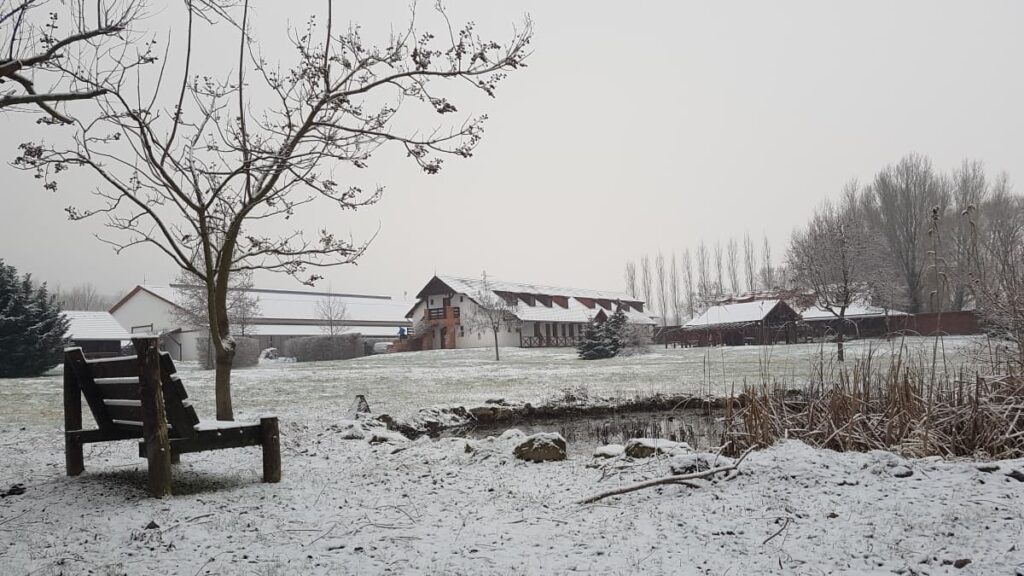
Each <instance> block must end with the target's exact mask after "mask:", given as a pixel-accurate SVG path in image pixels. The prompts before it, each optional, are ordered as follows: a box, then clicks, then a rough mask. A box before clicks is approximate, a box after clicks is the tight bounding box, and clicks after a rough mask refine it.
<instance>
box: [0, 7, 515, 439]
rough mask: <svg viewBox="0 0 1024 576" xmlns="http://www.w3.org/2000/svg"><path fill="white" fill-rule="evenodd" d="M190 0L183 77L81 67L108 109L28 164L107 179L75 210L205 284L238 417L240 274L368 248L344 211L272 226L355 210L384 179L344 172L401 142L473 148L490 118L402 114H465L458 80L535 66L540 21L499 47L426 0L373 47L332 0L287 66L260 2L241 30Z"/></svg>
mask: <svg viewBox="0 0 1024 576" xmlns="http://www.w3.org/2000/svg"><path fill="white" fill-rule="evenodd" d="M185 8H186V10H187V14H186V16H187V25H186V26H184V27H183V30H181V32H182V33H183V34H184V35H185V42H184V43H183V45H182V51H183V53H182V56H181V58H179V59H171V60H168V59H166V58H164V59H163V62H164V66H166V68H164V69H162V70H161V73H160V75H159V78H160V80H163V79H167V78H180V79H181V82H180V83H179V84H177V85H176V86H174V87H173V88H172V89H171V90H170V91H169V93H168V91H166V90H163V89H162V82H156V85H155V86H152V85H151V83H150V79H151V75H150V76H146V75H143V74H142V72H140V70H139V69H138V68H130V69H127V70H126V71H125V72H124V73H121V74H115V75H113V76H109V75H105V74H85V73H83V74H82V75H81V77H80V78H79V79H78V82H80V83H81V84H82V85H84V86H87V87H88V88H90V89H93V90H97V91H103V92H104V94H103V96H102V97H101V98H99V99H97V100H96V102H97V103H99V105H100V109H101V116H100V118H99V119H98V120H97V121H95V122H90V123H80V124H77V133H76V136H75V145H74V146H73V147H70V148H64V147H55V146H53V145H49V144H45V143H38V142H37V143H26V144H23V145H22V155H21V156H20V157H19V158H18V160H17V161H16V162H17V164H18V165H19V166H22V167H24V168H27V169H32V170H36V171H37V175H38V176H39V177H40V178H42V179H43V182H44V183H45V184H46V185H47V186H50V187H52V186H54V183H53V182H52V181H51V177H52V176H54V175H55V174H57V173H58V172H61V171H64V170H65V169H66V168H69V167H79V166H81V167H86V168H88V169H89V170H91V171H92V172H93V173H94V174H96V175H98V176H99V177H100V179H101V181H102V183H103V185H102V186H101V187H100V189H99V190H98V191H97V195H98V197H99V199H100V204H99V205H98V206H94V207H81V206H73V207H70V208H68V214H69V216H70V217H71V218H72V219H82V218H88V217H90V216H101V217H105V219H106V224H107V225H108V226H109V227H110V228H111V229H113V230H114V231H115V232H116V233H119V234H116V235H115V236H114V237H111V238H107V241H109V242H110V243H111V244H112V245H113V246H114V247H115V249H116V250H124V249H126V248H128V247H131V246H137V245H148V246H151V247H154V248H156V249H157V250H158V251H159V252H161V253H163V254H164V255H165V256H166V257H167V258H169V259H170V260H171V261H172V262H174V263H175V265H177V266H178V267H179V268H181V269H182V270H184V271H185V272H187V273H188V274H189V275H190V276H191V277H192V278H193V279H194V283H197V284H199V285H200V286H203V287H204V288H205V290H206V292H207V301H208V304H209V319H210V340H211V342H212V343H213V348H214V351H215V355H216V368H217V375H216V403H217V418H218V419H221V420H231V419H232V418H233V411H232V403H231V387H230V382H231V363H232V358H233V356H234V352H235V349H234V343H233V341H232V340H231V337H230V335H231V329H230V319H229V315H228V313H227V308H228V304H227V295H228V286H229V282H230V278H231V277H232V275H234V274H237V273H239V272H242V271H247V270H256V269H261V270H269V271H277V272H283V273H287V274H289V275H291V276H293V277H295V278H296V279H298V280H300V281H301V282H303V283H306V284H312V283H313V282H315V281H316V280H318V279H319V278H320V276H319V275H318V274H316V273H312V272H310V271H309V269H310V268H320V267H327V266H338V265H343V264H349V263H352V262H353V261H355V260H356V259H357V258H358V257H359V256H360V255H361V254H362V253H363V252H364V250H365V248H366V246H367V244H366V243H362V244H358V243H355V242H354V241H352V240H349V239H346V238H343V237H339V236H338V235H336V234H335V233H333V232H331V231H330V230H331V229H334V228H336V226H337V224H336V223H332V226H331V228H330V229H328V228H327V227H324V228H322V229H320V230H317V231H316V232H315V234H313V235H312V236H313V237H310V236H309V235H307V234H305V233H304V231H303V230H292V231H288V232H285V233H283V234H280V235H278V234H272V233H269V232H268V230H271V229H273V227H272V226H269V225H268V224H269V223H270V222H273V221H276V222H279V223H280V222H282V221H283V220H285V219H287V218H290V217H291V216H293V215H294V214H295V213H296V211H297V210H299V209H301V208H303V207H310V206H316V207H318V208H319V211H322V210H323V208H324V207H325V206H329V205H333V206H335V207H337V208H338V209H340V210H341V211H350V210H355V209H358V208H361V207H364V206H367V205H370V204H373V203H375V202H376V201H377V200H378V199H379V198H380V195H381V193H382V189H381V188H377V189H375V190H373V191H369V192H365V191H364V190H363V189H361V188H360V187H358V186H355V185H345V184H344V183H342V182H339V181H338V180H337V176H336V175H335V172H337V171H339V170H341V168H342V167H347V168H349V169H359V168H365V167H367V166H368V165H369V163H370V161H371V157H372V156H373V154H374V153H375V152H376V151H377V150H378V149H380V148H381V147H383V146H385V145H396V146H397V147H399V148H401V149H403V150H404V152H405V154H406V156H407V157H408V158H409V159H411V161H413V162H415V163H416V164H417V165H418V166H419V167H420V168H421V169H422V170H423V171H424V172H425V173H427V174H434V173H437V172H438V171H439V170H440V169H441V166H442V162H443V158H444V157H446V156H453V157H461V158H468V157H470V156H471V155H472V153H473V150H474V148H475V146H476V145H477V143H478V142H479V141H480V139H481V137H482V135H483V127H482V126H483V125H482V122H483V120H484V119H485V117H477V118H473V117H469V118H462V119H459V120H456V121H454V122H452V123H451V124H450V125H446V124H444V123H443V122H442V123H441V124H440V125H439V126H437V127H427V128H426V129H424V127H423V126H422V125H417V122H416V121H415V120H413V119H412V118H411V117H407V116H406V115H405V114H404V113H403V110H406V109H409V108H410V107H412V108H413V109H415V108H416V107H417V106H419V107H422V108H426V109H427V110H432V111H434V112H436V113H437V114H439V115H442V116H444V117H448V116H451V115H454V114H456V113H457V108H456V106H455V105H454V104H453V103H452V102H451V101H449V100H448V99H447V98H446V97H444V96H442V94H441V93H440V92H439V90H440V86H439V84H438V81H444V80H449V81H457V82H459V83H461V84H462V85H465V86H469V87H472V88H475V89H477V90H479V91H482V92H483V93H484V94H486V95H488V96H494V94H495V88H496V84H497V83H498V82H499V81H500V80H501V79H503V78H504V77H505V76H506V75H507V74H508V73H509V72H511V71H514V70H517V69H519V68H520V67H522V66H524V59H525V58H526V57H527V55H528V45H529V43H530V40H531V38H532V25H531V23H530V21H529V19H527V20H526V22H525V26H524V27H523V28H522V29H519V30H514V31H513V33H512V37H511V40H510V41H509V42H508V43H507V44H501V43H498V42H493V41H489V40H484V39H481V38H480V36H479V35H478V34H477V33H476V31H475V30H474V27H473V25H472V24H468V25H466V26H464V27H462V28H461V29H458V28H454V27H453V26H452V24H451V23H450V21H449V19H448V16H447V15H446V14H445V13H444V11H443V9H442V8H441V7H440V5H439V6H438V7H437V10H438V15H439V16H438V22H439V26H440V30H439V31H438V32H439V33H430V32H427V31H424V30H421V29H419V28H418V19H417V15H416V13H415V11H414V15H413V17H412V18H411V19H410V24H409V26H407V27H405V28H404V29H401V30H398V31H396V32H395V33H394V34H393V35H392V37H391V38H390V39H389V40H388V41H387V43H385V44H384V45H381V46H374V45H372V44H369V43H367V42H365V41H364V40H363V38H362V33H361V30H360V28H359V27H357V26H352V27H349V28H347V29H346V30H345V31H342V32H340V33H339V31H338V30H336V29H335V25H334V20H333V16H332V3H331V2H326V9H325V12H326V18H323V19H319V20H317V19H310V20H309V22H308V24H307V26H306V27H305V28H304V29H303V30H301V31H294V33H292V34H291V35H290V39H291V41H292V43H293V45H294V48H295V54H296V55H297V56H296V58H297V61H295V62H294V64H293V65H292V66H291V67H286V68H284V69H282V68H281V67H279V65H278V64H277V63H275V62H271V61H269V60H268V59H267V58H266V57H265V56H263V55H262V53H261V52H262V51H261V49H260V45H259V42H258V39H256V38H255V37H254V36H253V35H252V34H250V22H249V19H250V16H251V11H250V9H249V2H248V0H245V1H244V2H243V3H242V5H241V6H239V7H238V8H237V10H236V11H235V12H233V13H232V14H233V15H234V16H235V18H234V19H233V21H234V22H237V23H238V25H237V27H226V26H222V25H221V24H219V23H207V22H206V21H205V20H203V19H202V18H200V17H199V16H201V15H200V14H198V13H197V10H196V9H195V8H194V5H193V4H191V3H186V4H185ZM319 22H322V23H323V27H320V25H319V24H318V23H319ZM202 26H211V27H213V28H214V29H213V30H211V31H209V32H208V33H213V34H221V35H223V34H225V33H228V32H231V33H237V37H238V41H237V46H238V50H237V52H236V53H234V54H227V53H225V54H209V53H203V54H201V55H200V54H194V53H193V38H194V36H195V35H196V33H197V30H198V29H199V28H200V27H202ZM168 62H172V63H176V62H180V66H181V68H180V69H178V70H172V69H171V68H172V66H171V64H169V63H168ZM199 68H203V69H204V70H206V69H211V68H212V69H215V70H219V71H216V72H213V73H209V74H201V73H199V72H197V69H199ZM228 70H230V73H227V71H228ZM449 84H450V83H449ZM445 85H448V84H445ZM445 126H448V127H445ZM349 174H350V173H346V174H345V177H346V178H347V177H349ZM193 255H198V259H197V260H193V259H192V256H193Z"/></svg>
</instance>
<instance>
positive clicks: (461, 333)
mask: <svg viewBox="0 0 1024 576" xmlns="http://www.w3.org/2000/svg"><path fill="white" fill-rule="evenodd" d="M465 335H466V330H465V329H464V327H463V326H459V338H462V337H463V336H465Z"/></svg>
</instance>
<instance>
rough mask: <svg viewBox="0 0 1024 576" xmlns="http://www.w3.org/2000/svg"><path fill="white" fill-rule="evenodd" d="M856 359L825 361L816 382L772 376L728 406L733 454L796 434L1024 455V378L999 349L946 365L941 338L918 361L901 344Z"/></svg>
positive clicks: (911, 449)
mask: <svg viewBox="0 0 1024 576" xmlns="http://www.w3.org/2000/svg"><path fill="white" fill-rule="evenodd" d="M895 345H896V346H899V348H898V350H897V353H896V354H891V355H888V356H887V360H885V361H880V360H879V359H878V358H877V357H876V354H874V353H870V352H869V353H868V354H867V355H866V356H864V357H862V358H859V359H856V360H853V361H847V362H835V361H834V360H832V359H825V358H824V357H822V359H821V361H820V365H818V366H816V367H815V368H816V370H815V371H814V372H815V375H816V378H815V381H813V382H811V383H809V384H808V385H806V386H805V387H803V388H802V389H792V388H787V387H786V386H784V385H782V384H780V383H778V382H774V381H769V380H768V379H767V378H765V379H762V381H761V382H759V383H757V384H753V385H749V384H748V385H747V386H745V387H744V390H743V397H742V398H743V407H742V408H739V409H737V410H735V411H733V410H729V413H727V415H726V418H725V421H726V436H727V437H728V438H729V439H730V440H731V441H732V444H731V448H732V450H734V451H742V450H744V449H745V448H746V447H748V446H751V445H755V444H761V445H769V444H772V443H774V442H776V441H778V440H780V439H784V438H796V439H800V440H803V441H804V442H807V443H809V444H811V445H814V446H818V447H822V448H830V449H833V450H839V451H848V450H856V451H865V450H875V449H878V450H891V451H895V452H898V453H901V454H904V455H906V456H914V457H923V456H932V455H938V456H944V457H950V456H971V457H978V458H1016V457H1021V456H1024V378H1022V377H1021V374H1020V372H1019V370H1015V369H1014V364H1013V363H1012V362H1008V361H1006V360H1007V359H1008V358H1009V357H1007V356H1005V355H1004V353H1003V352H1001V351H999V350H997V349H996V348H994V347H991V346H989V347H988V348H986V349H985V350H984V351H982V350H979V353H978V354H977V356H976V358H975V359H974V360H973V361H972V362H971V364H970V365H969V366H970V369H968V368H967V367H966V366H964V367H958V368H952V367H950V366H948V364H947V363H946V361H945V355H944V354H943V353H942V350H941V348H942V342H941V339H937V340H936V343H935V346H934V347H933V349H932V350H931V351H929V352H921V353H918V354H917V355H916V357H911V355H910V354H909V353H908V352H907V350H906V349H905V348H904V347H903V346H902V344H900V343H897V344H895Z"/></svg>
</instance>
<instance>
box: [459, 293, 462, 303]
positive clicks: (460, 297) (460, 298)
mask: <svg viewBox="0 0 1024 576" xmlns="http://www.w3.org/2000/svg"><path fill="white" fill-rule="evenodd" d="M459 302H462V295H461V294H460V295H459Z"/></svg>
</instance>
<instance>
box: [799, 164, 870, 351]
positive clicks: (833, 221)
mask: <svg viewBox="0 0 1024 576" xmlns="http://www.w3.org/2000/svg"><path fill="white" fill-rule="evenodd" d="M851 189H852V190H856V183H855V182H854V183H851V184H849V185H848V188H847V190H851ZM853 197H854V198H855V195H854V196H853ZM873 253H874V249H873V246H872V237H871V233H870V231H869V229H868V226H867V223H866V222H865V221H864V220H863V219H861V218H858V217H857V213H856V211H855V210H854V209H853V208H852V206H850V205H848V204H847V205H844V206H843V207H840V208H837V207H835V206H833V205H832V204H831V203H829V202H826V203H824V204H823V205H822V206H821V207H820V208H818V209H817V210H816V211H815V213H814V216H813V217H812V218H811V221H810V222H809V223H808V224H807V226H806V227H805V228H804V229H802V230H798V231H796V232H794V234H793V238H792V241H791V242H790V247H789V254H788V262H789V267H790V269H791V270H792V273H793V275H794V277H795V280H796V282H797V284H798V285H799V286H801V287H803V288H807V289H809V290H811V291H812V292H813V293H814V295H815V305H816V306H817V307H818V308H820V309H821V310H824V311H827V312H829V313H831V314H832V315H833V316H835V318H836V319H837V320H838V322H837V325H838V327H837V330H836V345H837V357H838V359H839V360H840V361H842V360H844V358H845V354H844V350H843V341H844V335H845V331H846V311H847V309H849V307H850V306H851V305H853V304H855V303H857V302H865V301H867V300H868V299H869V297H870V294H871V283H870V278H871V276H872V274H871V272H872V269H871V267H872V266H874V265H877V263H878V259H877V258H874V257H873V256H872V255H873Z"/></svg>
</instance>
